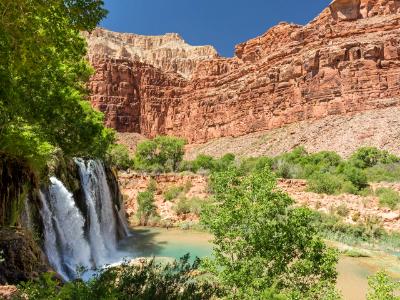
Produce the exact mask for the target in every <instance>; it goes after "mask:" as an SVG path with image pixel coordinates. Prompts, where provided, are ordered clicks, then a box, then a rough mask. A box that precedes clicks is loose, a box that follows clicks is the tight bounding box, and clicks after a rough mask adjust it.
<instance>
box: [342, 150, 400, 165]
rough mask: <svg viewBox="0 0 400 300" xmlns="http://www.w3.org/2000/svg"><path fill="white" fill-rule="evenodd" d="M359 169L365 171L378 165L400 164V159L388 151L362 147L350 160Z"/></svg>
mask: <svg viewBox="0 0 400 300" xmlns="http://www.w3.org/2000/svg"><path fill="white" fill-rule="evenodd" d="M349 161H350V162H351V163H352V164H353V165H355V166H356V167H358V168H361V169H365V168H370V167H373V166H376V165H377V164H379V163H381V164H390V163H395V162H399V161H400V158H398V157H396V156H394V155H393V154H390V153H389V152H388V151H385V150H379V149H378V148H375V147H362V148H360V149H358V150H357V151H355V152H354V153H353V154H352V155H351V157H350V160H349Z"/></svg>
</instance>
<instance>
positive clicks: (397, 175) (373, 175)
mask: <svg viewBox="0 0 400 300" xmlns="http://www.w3.org/2000/svg"><path fill="white" fill-rule="evenodd" d="M365 174H366V175H367V178H368V182H382V181H386V182H395V181H400V164H399V163H390V164H386V165H385V164H378V165H376V166H373V167H371V168H367V169H365Z"/></svg>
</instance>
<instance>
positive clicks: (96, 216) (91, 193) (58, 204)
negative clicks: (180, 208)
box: [40, 159, 125, 280]
mask: <svg viewBox="0 0 400 300" xmlns="http://www.w3.org/2000/svg"><path fill="white" fill-rule="evenodd" d="M75 163H76V164H77V166H78V169H79V173H80V179H81V187H82V190H83V193H84V199H85V204H86V208H87V216H86V217H84V215H83V214H82V212H81V210H80V209H79V208H78V206H77V205H76V203H75V199H74V198H73V195H72V194H71V193H70V192H69V191H68V190H67V189H66V187H65V186H64V185H63V183H62V182H61V181H60V180H58V179H57V178H55V177H51V178H50V182H51V185H50V187H49V190H48V193H47V197H46V196H45V195H44V194H43V193H42V194H41V195H40V198H41V201H42V209H41V212H40V214H41V216H42V220H43V225H44V231H45V241H44V248H45V252H46V254H47V256H48V258H49V262H50V264H51V265H52V266H53V268H54V269H55V270H56V271H57V272H58V273H59V274H60V275H61V276H62V277H63V278H64V279H66V280H69V279H74V278H75V277H76V270H77V268H79V267H84V268H97V267H101V266H102V265H104V264H106V263H113V262H115V260H116V259H117V257H119V258H122V256H123V254H122V253H119V252H118V251H117V232H118V225H119V226H124V225H123V222H121V221H120V220H119V219H120V218H121V216H120V215H119V212H118V210H117V209H115V208H114V204H113V201H112V197H111V193H110V189H109V187H108V183H107V177H106V173H105V169H104V166H103V164H102V163H101V162H100V161H93V160H90V161H87V162H85V161H84V160H82V159H76V160H75ZM124 230H125V229H124ZM123 232H124V231H123Z"/></svg>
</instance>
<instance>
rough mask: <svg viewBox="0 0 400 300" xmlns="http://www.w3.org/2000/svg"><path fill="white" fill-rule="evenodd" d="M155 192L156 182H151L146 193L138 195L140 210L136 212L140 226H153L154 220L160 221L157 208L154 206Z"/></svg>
mask: <svg viewBox="0 0 400 300" xmlns="http://www.w3.org/2000/svg"><path fill="white" fill-rule="evenodd" d="M155 191H156V183H155V181H154V180H150V182H149V185H148V186H147V189H146V190H145V191H144V192H139V193H138V196H137V203H138V209H137V212H136V217H137V219H138V220H137V221H138V223H139V224H140V225H151V224H152V223H153V222H154V219H157V220H158V219H159V216H158V214H157V210H156V206H155V204H154V192H155Z"/></svg>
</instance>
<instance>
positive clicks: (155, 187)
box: [147, 178, 157, 193]
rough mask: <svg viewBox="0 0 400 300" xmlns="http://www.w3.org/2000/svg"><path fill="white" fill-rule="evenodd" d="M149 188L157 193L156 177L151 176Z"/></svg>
mask: <svg viewBox="0 0 400 300" xmlns="http://www.w3.org/2000/svg"><path fill="white" fill-rule="evenodd" d="M147 190H148V191H150V192H152V193H155V192H156V191H157V181H156V180H155V179H154V178H150V180H149V183H148V185H147Z"/></svg>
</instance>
